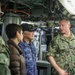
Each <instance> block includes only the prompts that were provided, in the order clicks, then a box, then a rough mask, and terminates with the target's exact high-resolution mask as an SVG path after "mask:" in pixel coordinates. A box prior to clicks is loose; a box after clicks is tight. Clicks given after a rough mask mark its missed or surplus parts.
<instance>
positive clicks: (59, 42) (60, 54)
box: [47, 33, 75, 75]
mask: <svg viewBox="0 0 75 75" xmlns="http://www.w3.org/2000/svg"><path fill="white" fill-rule="evenodd" d="M47 56H53V57H54V59H55V61H56V63H57V64H58V65H59V66H60V67H61V68H62V69H64V70H66V71H67V72H68V73H69V75H75V35H74V34H73V33H71V37H70V39H66V38H65V37H64V36H63V35H61V34H58V35H57V36H56V37H55V38H54V39H53V40H52V41H51V42H50V44H49V52H48V53H47ZM53 70H54V69H53ZM53 73H54V74H53V75H58V74H57V73H56V71H55V70H54V71H53Z"/></svg>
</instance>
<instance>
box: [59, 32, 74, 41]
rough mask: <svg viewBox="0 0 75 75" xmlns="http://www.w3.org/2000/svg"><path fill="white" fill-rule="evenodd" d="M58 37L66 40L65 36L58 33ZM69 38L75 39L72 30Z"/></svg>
mask: <svg viewBox="0 0 75 75" xmlns="http://www.w3.org/2000/svg"><path fill="white" fill-rule="evenodd" d="M60 38H61V39H62V40H66V38H65V37H64V36H63V35H62V34H61V35H60ZM70 40H75V35H74V34H73V33H72V32H71V36H70Z"/></svg>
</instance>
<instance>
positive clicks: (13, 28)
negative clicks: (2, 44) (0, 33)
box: [5, 23, 22, 39]
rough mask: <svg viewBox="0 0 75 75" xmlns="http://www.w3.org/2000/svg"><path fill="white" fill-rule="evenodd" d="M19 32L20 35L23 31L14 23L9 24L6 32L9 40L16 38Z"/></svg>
mask: <svg viewBox="0 0 75 75" xmlns="http://www.w3.org/2000/svg"><path fill="white" fill-rule="evenodd" d="M17 31H18V32H19V33H20V32H21V31H22V27H21V26H20V25H17V24H14V23H12V24H8V25H7V26H6V28H5V32H6V34H7V36H8V38H9V39H11V38H15V36H16V32H17Z"/></svg>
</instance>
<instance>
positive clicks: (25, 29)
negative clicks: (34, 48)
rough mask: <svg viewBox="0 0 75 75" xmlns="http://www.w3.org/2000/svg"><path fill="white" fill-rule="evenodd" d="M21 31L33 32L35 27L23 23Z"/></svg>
mask: <svg viewBox="0 0 75 75" xmlns="http://www.w3.org/2000/svg"><path fill="white" fill-rule="evenodd" d="M21 26H22V29H23V31H35V30H36V27H35V26H33V25H32V24H27V23H23V24H21Z"/></svg>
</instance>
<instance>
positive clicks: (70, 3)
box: [59, 0, 75, 15]
mask: <svg viewBox="0 0 75 75" xmlns="http://www.w3.org/2000/svg"><path fill="white" fill-rule="evenodd" d="M59 2H60V3H61V4H62V5H63V6H64V7H65V8H66V10H67V11H68V12H69V13H70V14H71V15H75V0H59Z"/></svg>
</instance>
